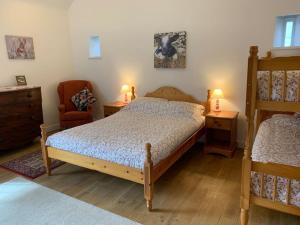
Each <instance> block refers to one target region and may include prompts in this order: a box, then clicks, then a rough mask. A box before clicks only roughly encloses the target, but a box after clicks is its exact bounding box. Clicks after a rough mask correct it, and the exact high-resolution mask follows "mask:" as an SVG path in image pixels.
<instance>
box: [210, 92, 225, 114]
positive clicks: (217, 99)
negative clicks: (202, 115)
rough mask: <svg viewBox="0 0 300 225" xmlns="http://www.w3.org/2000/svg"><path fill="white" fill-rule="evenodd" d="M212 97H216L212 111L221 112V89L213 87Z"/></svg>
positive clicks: (222, 96) (222, 95)
mask: <svg viewBox="0 0 300 225" xmlns="http://www.w3.org/2000/svg"><path fill="white" fill-rule="evenodd" d="M212 98H213V99H216V106H215V109H214V111H215V112H221V107H220V99H222V98H224V94H223V91H222V90H221V89H215V90H214V92H213V94H212Z"/></svg>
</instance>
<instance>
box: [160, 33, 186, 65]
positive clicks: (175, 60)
mask: <svg viewBox="0 0 300 225" xmlns="http://www.w3.org/2000/svg"><path fill="white" fill-rule="evenodd" d="M186 43H187V32H186V31H180V32H168V33H156V34H155V35H154V68H171V69H172V68H173V69H174V68H182V69H184V68H186V46H187V45H186Z"/></svg>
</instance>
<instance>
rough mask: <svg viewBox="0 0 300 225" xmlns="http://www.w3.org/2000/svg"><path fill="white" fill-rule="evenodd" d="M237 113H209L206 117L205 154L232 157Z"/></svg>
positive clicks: (234, 146)
mask: <svg viewBox="0 0 300 225" xmlns="http://www.w3.org/2000/svg"><path fill="white" fill-rule="evenodd" d="M238 114H239V113H238V112H229V111H222V112H210V113H208V114H207V115H206V121H205V124H206V129H207V130H206V144H205V147H204V152H205V153H218V154H221V155H224V156H227V157H230V158H231V157H232V156H233V154H234V152H235V149H236V130H237V117H238Z"/></svg>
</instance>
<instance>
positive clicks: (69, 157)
mask: <svg viewBox="0 0 300 225" xmlns="http://www.w3.org/2000/svg"><path fill="white" fill-rule="evenodd" d="M209 98H210V91H208V96H207V101H205V102H200V101H198V100H196V99H195V98H194V97H192V96H190V95H187V94H185V93H184V92H182V91H180V90H178V89H176V88H173V87H162V88H159V89H157V90H156V91H154V92H150V93H147V94H146V95H145V97H142V98H137V99H136V100H134V101H133V102H132V103H130V104H129V105H127V106H126V107H125V108H123V109H122V110H121V111H120V112H118V113H115V114H114V115H112V116H110V117H107V118H105V119H101V120H98V121H95V122H93V123H90V124H86V125H83V126H79V127H75V128H72V129H68V130H64V131H61V132H58V133H56V134H53V135H51V136H49V137H48V136H47V126H46V125H42V126H41V133H42V138H41V146H42V151H43V158H44V162H45V166H46V170H47V174H48V175H51V171H50V163H51V159H58V160H61V161H64V162H68V163H71V164H74V165H78V166H81V167H85V168H88V169H91V170H96V171H99V172H102V173H106V174H110V175H113V176H116V177H120V178H123V179H127V180H130V181H133V182H136V183H139V184H143V185H144V197H145V199H146V202H147V208H148V209H149V210H151V209H152V200H153V187H154V183H155V181H156V180H157V179H158V178H159V177H160V176H161V175H162V174H164V172H165V171H167V169H168V168H170V167H171V166H172V165H173V164H174V163H175V162H176V161H177V160H178V159H179V158H180V157H181V156H182V155H183V154H184V153H185V152H186V151H187V150H188V149H190V147H192V146H193V145H194V144H195V143H196V141H197V140H198V139H199V138H200V137H201V136H202V135H203V134H204V133H205V123H204V121H205V117H204V116H205V114H206V113H207V112H208V111H209V108H210V102H209Z"/></svg>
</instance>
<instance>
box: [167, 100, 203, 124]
mask: <svg viewBox="0 0 300 225" xmlns="http://www.w3.org/2000/svg"><path fill="white" fill-rule="evenodd" d="M169 105H170V112H171V113H172V114H173V115H179V116H184V117H190V118H193V119H195V120H197V121H198V120H201V121H202V119H201V117H202V116H203V113H204V111H205V107H204V106H203V105H200V104H196V103H190V102H180V101H170V102H169Z"/></svg>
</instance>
